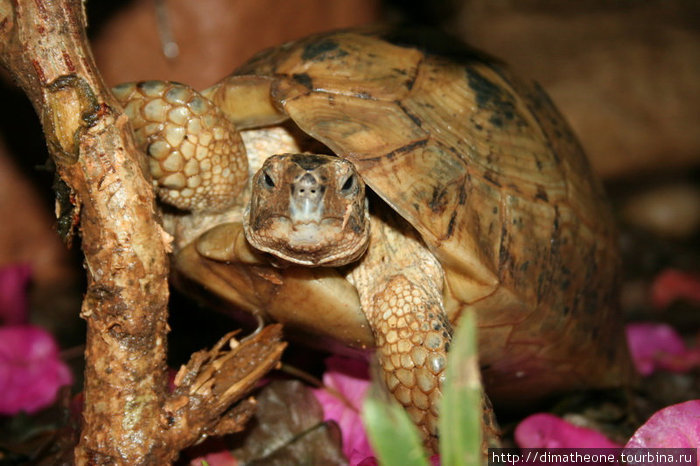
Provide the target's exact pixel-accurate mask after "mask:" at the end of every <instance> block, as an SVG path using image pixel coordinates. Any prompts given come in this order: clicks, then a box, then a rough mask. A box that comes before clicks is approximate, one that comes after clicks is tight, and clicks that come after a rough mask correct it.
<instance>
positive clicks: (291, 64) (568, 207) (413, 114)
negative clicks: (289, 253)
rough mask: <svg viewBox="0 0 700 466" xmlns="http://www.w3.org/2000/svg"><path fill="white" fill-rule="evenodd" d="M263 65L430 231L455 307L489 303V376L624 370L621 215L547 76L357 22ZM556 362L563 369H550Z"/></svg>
mask: <svg viewBox="0 0 700 466" xmlns="http://www.w3.org/2000/svg"><path fill="white" fill-rule="evenodd" d="M248 72H253V73H260V74H266V73H269V74H271V75H275V76H277V77H278V78H279V79H278V81H277V82H276V83H274V84H273V86H272V96H273V99H275V100H276V101H277V102H278V105H279V106H280V108H281V109H283V110H284V112H286V113H287V114H288V115H289V116H290V117H291V118H292V119H293V120H294V121H295V123H297V124H298V125H299V127H300V128H302V129H303V130H304V131H305V132H307V133H308V134H310V135H311V136H313V137H314V138H316V139H318V140H320V141H321V142H323V143H324V144H326V145H327V146H328V147H329V148H330V149H331V150H333V151H334V152H335V153H336V154H338V155H340V156H343V157H345V158H347V159H349V160H351V161H352V162H353V163H354V164H355V165H356V167H357V168H358V170H359V171H360V173H361V174H362V176H363V177H364V180H365V182H366V183H367V185H369V186H370V187H371V188H372V189H373V190H374V191H375V192H376V193H378V194H379V195H380V196H381V197H382V198H383V199H384V200H385V201H386V202H387V203H388V204H389V205H391V206H392V207H393V208H394V209H396V211H397V212H398V213H399V214H401V215H402V216H403V217H404V218H406V219H407V220H408V221H409V222H410V223H411V224H412V225H413V226H414V227H415V228H416V229H417V230H418V231H419V232H420V234H421V235H422V236H423V239H424V240H425V241H426V243H427V244H428V245H429V246H430V248H431V249H432V250H433V252H434V253H435V254H436V256H437V257H438V258H439V260H440V261H441V263H442V265H443V266H444V268H445V271H446V280H447V290H446V304H447V305H448V311H449V312H450V313H451V314H452V317H453V318H454V317H455V316H456V315H457V314H458V313H459V312H460V310H461V309H463V307H464V306H466V305H470V306H474V307H475V308H477V310H478V311H479V317H480V326H481V327H482V328H484V330H483V331H482V332H481V334H480V336H481V340H482V342H483V343H482V350H483V351H482V360H483V362H484V363H485V364H486V365H487V366H491V367H492V368H493V370H492V372H493V375H491V374H490V372H489V370H487V371H486V372H485V377H486V379H487V382H488V381H489V379H490V380H491V382H492V384H495V385H499V384H500V385H503V387H501V388H502V389H503V391H504V392H507V391H511V392H516V391H519V390H520V389H521V388H522V386H520V388H518V386H515V385H514V384H512V374H513V373H514V370H515V369H516V368H518V366H517V364H520V367H519V370H518V372H519V373H520V372H522V373H524V374H525V375H523V376H522V377H523V378H522V379H521V382H522V383H523V384H531V385H533V386H532V389H533V391H537V389H536V388H535V384H537V383H539V384H542V385H547V384H549V385H552V386H554V387H555V388H556V387H563V386H566V385H571V384H572V380H571V377H570V375H571V374H570V373H572V372H573V373H575V374H574V379H576V378H580V379H581V380H583V379H586V378H595V377H598V376H600V375H601V374H603V373H606V372H607V373H614V371H609V367H605V366H606V365H609V364H605V363H604V364H601V361H606V362H609V363H611V361H613V360H617V358H618V357H621V356H620V355H621V354H623V352H622V350H618V349H613V350H612V351H611V350H610V348H611V347H613V346H614V345H605V344H603V345H601V344H600V343H599V341H600V338H612V335H613V334H614V332H615V331H617V327H616V325H615V324H614V323H613V322H614V320H615V319H614V318H613V317H612V306H611V300H612V290H613V288H614V281H615V275H616V269H617V255H616V254H617V253H616V247H615V245H614V241H615V234H614V228H613V227H612V224H613V223H612V220H611V216H610V212H609V210H608V208H607V206H606V204H605V202H604V200H603V194H602V189H601V188H600V186H599V184H598V183H597V181H596V180H595V179H594V177H593V176H592V175H591V172H590V168H589V166H588V163H587V161H586V159H585V155H584V154H583V152H582V150H581V148H580V147H579V145H578V143H577V142H576V140H575V138H574V137H573V135H572V133H571V131H570V130H569V129H568V127H567V125H566V123H565V122H564V120H563V118H562V117H561V115H560V114H559V113H558V112H557V111H556V109H555V108H554V107H553V105H552V104H551V102H550V101H549V99H548V98H547V97H546V95H545V94H544V93H543V92H542V90H541V89H540V88H539V87H538V86H536V85H534V84H532V83H529V82H522V81H519V80H517V79H515V78H514V77H512V76H510V75H509V73H508V72H507V71H506V70H505V69H504V68H503V67H501V66H500V65H497V64H493V63H490V62H485V61H482V59H481V57H480V56H478V55H473V56H467V58H466V59H465V60H463V62H461V63H456V62H454V61H450V60H446V59H444V58H442V57H439V56H433V55H424V54H423V53H421V52H420V51H418V50H417V49H413V48H404V47H400V46H396V45H392V44H390V43H388V42H385V41H382V40H380V39H377V38H374V37H371V36H366V35H361V34H357V33H336V34H333V35H329V36H326V37H322V38H319V37H316V38H311V39H309V40H306V41H301V42H298V43H295V44H293V45H289V46H286V47H284V48H281V49H277V50H276V51H273V52H268V53H267V55H264V56H261V57H259V58H258V59H257V60H253V61H252V62H251V63H250V64H249V65H248V66H247V67H244V68H243V69H241V70H239V73H240V74H245V73H248ZM593 314H595V315H593ZM596 339H597V340H598V341H596ZM519 347H520V348H522V351H519V350H518V349H517V348H519ZM585 351H588V352H590V356H589V357H587V359H586V361H585V363H582V364H578V365H574V366H576V367H572V361H573V360H574V359H575V356H576V355H578V354H580V352H585ZM608 353H610V354H608ZM514 364H515V365H514ZM499 365H500V366H499ZM552 365H553V366H555V367H559V368H561V369H562V371H561V374H559V375H557V374H556V371H555V373H553V374H552V375H548V377H549V380H544V379H543V377H542V374H541V372H543V371H545V369H546V367H547V366H552ZM506 366H507V367H506ZM520 369H522V370H520ZM504 381H509V382H508V383H510V387H505V384H506V382H504ZM520 391H521V390H520ZM514 394H515V395H517V393H514ZM496 398H498V394H496Z"/></svg>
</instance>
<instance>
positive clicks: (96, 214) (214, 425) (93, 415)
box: [0, 0, 283, 465]
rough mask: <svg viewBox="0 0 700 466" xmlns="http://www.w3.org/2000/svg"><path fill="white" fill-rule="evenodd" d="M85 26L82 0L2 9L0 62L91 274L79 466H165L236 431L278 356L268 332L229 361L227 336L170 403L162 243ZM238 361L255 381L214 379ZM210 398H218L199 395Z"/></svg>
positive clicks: (274, 331) (240, 376) (187, 374)
mask: <svg viewBox="0 0 700 466" xmlns="http://www.w3.org/2000/svg"><path fill="white" fill-rule="evenodd" d="M84 26H85V17H84V12H83V8H82V3H81V2H80V1H79V0H55V1H51V0H14V1H9V0H0V59H1V60H2V63H3V65H4V66H5V67H6V68H7V69H8V70H9V71H10V73H11V74H12V75H13V77H14V78H15V80H16V81H17V82H18V84H19V85H20V86H21V87H22V88H23V89H24V91H25V92H26V94H27V96H28V97H29V99H30V100H31V102H32V104H33V105H34V108H35V109H36V111H37V113H38V115H39V116H40V118H41V120H42V124H43V127H44V133H45V135H46V139H47V143H48V146H49V149H50V151H51V154H52V158H53V160H54V162H55V164H56V167H57V172H58V174H59V175H60V176H61V178H62V179H63V180H64V181H65V182H66V184H67V185H68V186H69V187H70V189H71V190H72V198H73V203H74V205H75V207H76V212H79V217H78V214H76V216H75V219H76V221H77V219H78V218H79V220H80V222H79V225H80V230H79V231H80V234H81V236H82V247H83V251H84V254H85V268H86V270H87V274H88V288H87V293H86V295H85V299H84V301H83V305H82V310H81V316H82V317H83V318H84V319H85V320H86V321H87V324H88V325H87V345H86V353H85V359H86V372H85V386H84V400H85V408H84V411H83V421H84V422H83V430H82V432H81V436H80V441H79V444H78V446H77V447H76V450H75V462H76V463H77V464H130V465H131V464H167V463H169V462H171V461H172V460H173V459H174V458H176V457H177V454H178V452H179V450H180V449H181V448H184V447H185V446H187V445H188V444H190V443H192V442H194V441H195V440H197V439H198V438H200V437H201V436H202V435H210V434H220V433H225V432H231V431H235V430H239V429H240V426H241V422H242V421H244V420H245V419H246V418H247V416H248V415H249V414H250V410H251V409H250V407H251V404H250V403H243V404H242V405H240V406H239V407H238V408H237V409H234V410H228V407H229V406H230V404H231V403H233V402H235V401H236V400H238V399H240V398H241V397H242V396H243V394H244V391H245V390H246V389H249V388H250V387H251V386H252V385H253V384H254V382H255V380H256V379H257V377H259V376H260V375H262V374H261V372H262V373H264V371H265V370H266V369H267V368H270V367H273V366H274V365H275V364H276V361H277V359H278V358H279V355H280V353H281V350H282V348H283V344H281V343H280V342H279V329H278V328H276V327H275V328H270V329H267V330H266V331H264V332H261V333H259V334H258V335H256V336H255V337H254V338H252V339H250V340H249V341H247V342H245V343H244V344H242V345H241V344H236V345H233V344H232V345H231V346H232V348H233V349H232V350H231V351H227V350H226V349H225V345H224V343H226V342H229V341H232V342H234V341H235V340H233V337H232V335H228V336H227V337H225V338H224V339H223V340H222V342H221V343H220V344H219V345H218V346H217V347H216V348H215V349H214V350H212V352H204V353H197V354H196V355H194V356H193V360H192V361H191V362H190V364H189V365H188V366H187V367H186V368H185V369H183V370H182V371H184V372H183V373H182V375H181V376H180V386H179V387H178V388H177V389H176V390H175V392H174V393H173V394H168V391H167V372H166V369H167V367H166V363H165V356H166V335H167V331H168V326H167V301H168V287H167V275H168V262H167V248H168V236H167V235H166V234H165V233H164V232H163V230H162V229H161V227H160V225H159V224H158V222H157V213H156V209H155V200H154V194H153V190H152V188H151V184H150V181H149V179H148V175H147V174H146V171H145V165H144V163H143V158H142V156H141V155H140V154H139V153H138V152H137V151H136V149H135V145H134V143H133V140H132V136H131V133H130V130H129V126H128V121H127V119H126V117H125V116H124V115H123V114H122V113H121V109H120V107H119V105H118V104H117V103H116V101H115V100H114V99H113V97H112V95H111V94H110V92H109V91H108V90H107V89H106V88H105V86H104V83H103V82H102V79H101V78H100V75H99V73H98V71H97V69H96V67H95V64H94V62H93V58H92V54H91V52H90V49H89V46H88V45H87V44H88V43H87V39H86V35H85V28H84ZM238 357H242V358H243V359H245V360H246V361H252V362H253V364H252V366H253V367H255V371H251V370H250V369H246V370H243V369H240V370H238V371H236V370H233V373H234V374H236V377H237V378H236V379H232V376H231V371H229V372H228V373H226V374H223V373H222V372H223V371H220V370H219V368H220V366H221V364H222V361H221V360H222V358H223V359H224V360H225V361H229V362H228V363H227V364H228V365H229V366H230V365H232V364H233V366H234V369H235V367H236V363H235V361H236V358H238ZM238 366H240V367H241V368H244V367H250V366H251V365H250V364H248V366H246V364H244V363H242V362H239V363H238ZM182 371H181V372H182ZM221 384H223V385H221ZM210 386H216V387H217V390H208V389H203V388H202V387H210ZM221 386H223V387H228V389H225V390H221V388H220V387H221ZM227 410H228V411H227ZM222 415H224V416H223V417H222ZM184 426H186V429H185V428H184Z"/></svg>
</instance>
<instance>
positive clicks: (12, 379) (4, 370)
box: [0, 325, 71, 414]
mask: <svg viewBox="0 0 700 466" xmlns="http://www.w3.org/2000/svg"><path fill="white" fill-rule="evenodd" d="M70 383H71V373H70V371H69V370H68V367H67V366H66V365H65V364H64V363H63V362H62V361H61V360H60V359H59V356H58V347H57V346H56V343H55V342H54V340H53V338H52V336H51V335H50V334H49V333H48V332H46V331H45V330H43V329H41V328H39V327H34V326H30V325H21V326H20V325H15V326H10V327H0V393H1V394H2V396H0V414H17V413H18V412H20V411H26V412H28V413H33V412H36V411H38V410H39V409H41V408H43V407H45V406H47V405H49V404H51V403H53V402H54V400H55V399H56V393H57V392H58V389H59V387H61V386H63V385H68V384H70Z"/></svg>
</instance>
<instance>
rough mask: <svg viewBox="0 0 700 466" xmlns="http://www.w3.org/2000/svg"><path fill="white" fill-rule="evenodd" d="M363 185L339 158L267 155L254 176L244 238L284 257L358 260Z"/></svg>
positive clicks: (311, 261) (327, 262) (364, 224)
mask: <svg viewBox="0 0 700 466" xmlns="http://www.w3.org/2000/svg"><path fill="white" fill-rule="evenodd" d="M369 223H370V222H369V213H368V210H367V201H366V198H365V184H364V182H363V181H362V178H361V177H360V175H359V174H358V173H357V171H356V170H355V167H354V166H353V165H352V164H351V163H350V162H348V161H347V160H344V159H342V158H339V157H332V156H327V155H315V154H283V155H275V156H272V157H270V158H268V159H267V160H266V161H265V163H264V164H263V166H262V168H261V169H260V170H259V171H258V172H257V173H256V174H255V176H254V177H253V181H252V194H251V200H250V204H249V205H248V208H247V209H246V212H245V214H244V219H243V224H244V228H245V236H246V238H247V240H248V242H249V243H250V244H251V245H252V246H253V247H254V248H256V249H259V250H261V251H264V252H267V253H270V254H273V255H274V256H277V257H278V258H280V259H283V260H285V261H288V262H291V263H294V264H301V265H309V266H320V265H324V266H338V265H344V264H348V263H350V262H353V261H355V260H356V259H358V258H359V257H360V256H361V255H362V254H363V253H364V252H365V250H366V249H367V244H368V241H369Z"/></svg>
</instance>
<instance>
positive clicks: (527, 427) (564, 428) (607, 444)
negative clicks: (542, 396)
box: [515, 413, 620, 448]
mask: <svg viewBox="0 0 700 466" xmlns="http://www.w3.org/2000/svg"><path fill="white" fill-rule="evenodd" d="M515 443H517V444H518V446H519V447H520V448H620V445H618V444H616V443H614V442H612V441H610V440H608V438H607V437H606V436H604V435H603V434H601V433H600V432H597V431H595V430H593V429H589V428H586V427H579V426H575V425H573V424H571V423H569V422H567V421H564V420H563V419H560V418H558V417H557V416H554V415H551V414H546V413H540V414H533V415H532V416H529V417H527V418H525V419H523V420H522V421H521V422H520V424H518V426H517V427H516V428H515Z"/></svg>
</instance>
